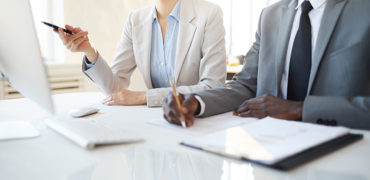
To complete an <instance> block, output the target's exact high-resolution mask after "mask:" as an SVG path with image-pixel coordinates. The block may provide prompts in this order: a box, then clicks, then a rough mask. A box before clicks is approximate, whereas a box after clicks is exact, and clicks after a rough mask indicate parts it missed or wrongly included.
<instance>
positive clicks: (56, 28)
mask: <svg viewBox="0 0 370 180" xmlns="http://www.w3.org/2000/svg"><path fill="white" fill-rule="evenodd" d="M41 22H42V23H44V24H45V25H47V26H49V27H52V28H53V29H55V30H58V28H61V27H59V26H56V25H54V24H50V23H47V22H45V21H41ZM61 29H62V30H63V31H64V32H66V33H68V34H71V35H72V34H73V33H72V31H70V30H68V29H64V28H61Z"/></svg>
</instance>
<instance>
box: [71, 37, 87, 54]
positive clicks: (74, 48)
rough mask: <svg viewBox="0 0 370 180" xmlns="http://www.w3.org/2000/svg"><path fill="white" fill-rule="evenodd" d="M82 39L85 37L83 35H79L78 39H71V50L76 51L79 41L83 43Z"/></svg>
mask: <svg viewBox="0 0 370 180" xmlns="http://www.w3.org/2000/svg"><path fill="white" fill-rule="evenodd" d="M84 41H86V37H85V36H83V37H80V38H78V39H76V40H75V41H73V43H72V47H71V51H77V50H78V47H79V46H80V45H81V43H83V42H84Z"/></svg>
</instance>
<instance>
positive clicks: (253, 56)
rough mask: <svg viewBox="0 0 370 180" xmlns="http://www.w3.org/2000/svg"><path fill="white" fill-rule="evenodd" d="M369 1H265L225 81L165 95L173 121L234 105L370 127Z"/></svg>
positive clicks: (248, 113) (252, 113) (239, 111)
mask: <svg viewBox="0 0 370 180" xmlns="http://www.w3.org/2000/svg"><path fill="white" fill-rule="evenodd" d="M369 17H370V1H369V0H310V1H304V0H282V1H280V2H278V3H276V4H274V5H271V6H269V7H267V8H265V9H264V10H263V11H262V13H261V17H260V21H259V26H258V30H257V33H256V41H255V42H254V44H253V45H252V47H251V49H250V50H249V52H248V54H247V56H246V59H245V60H246V62H245V64H244V67H243V70H242V71H241V72H240V73H239V74H237V75H236V76H235V77H234V79H233V80H232V81H231V82H229V83H227V84H225V85H224V86H221V87H218V88H215V89H211V90H205V91H200V92H197V93H194V94H187V95H180V100H181V103H182V107H181V108H180V109H178V108H177V107H176V105H175V103H174V100H173V96H172V95H169V96H168V97H167V98H165V99H164V100H163V101H164V105H163V109H164V117H165V119H166V120H167V121H169V122H170V123H174V124H180V117H181V118H182V119H183V120H185V121H186V123H187V125H188V126H191V125H192V124H193V121H194V120H193V116H194V115H197V116H201V117H206V116H211V115H215V114H219V113H224V112H228V111H232V110H234V115H238V116H242V117H257V118H263V117H266V116H272V117H276V118H281V119H287V120H301V121H303V122H311V123H318V124H326V125H341V126H347V127H351V128H357V129H370V18H369Z"/></svg>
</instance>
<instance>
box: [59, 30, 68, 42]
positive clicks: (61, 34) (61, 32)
mask: <svg viewBox="0 0 370 180" xmlns="http://www.w3.org/2000/svg"><path fill="white" fill-rule="evenodd" d="M58 34H59V38H60V39H61V40H62V42H63V44H64V45H66V43H67V40H66V36H65V35H64V32H63V30H62V28H58Z"/></svg>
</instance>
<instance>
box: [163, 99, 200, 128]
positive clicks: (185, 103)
mask: <svg viewBox="0 0 370 180" xmlns="http://www.w3.org/2000/svg"><path fill="white" fill-rule="evenodd" d="M179 100H180V104H181V107H177V105H176V100H175V98H174V97H173V95H172V93H171V92H170V94H169V95H168V96H167V97H166V98H164V99H163V103H162V107H163V113H164V114H163V117H164V118H165V119H166V120H167V121H168V122H169V123H172V124H177V125H179V126H181V121H180V120H182V121H185V122H186V127H190V126H192V125H193V124H194V119H193V116H194V114H196V113H198V111H199V108H200V105H199V102H198V101H197V99H196V98H195V96H194V95H193V94H187V95H183V94H181V93H180V94H179ZM181 118H183V119H181Z"/></svg>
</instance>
